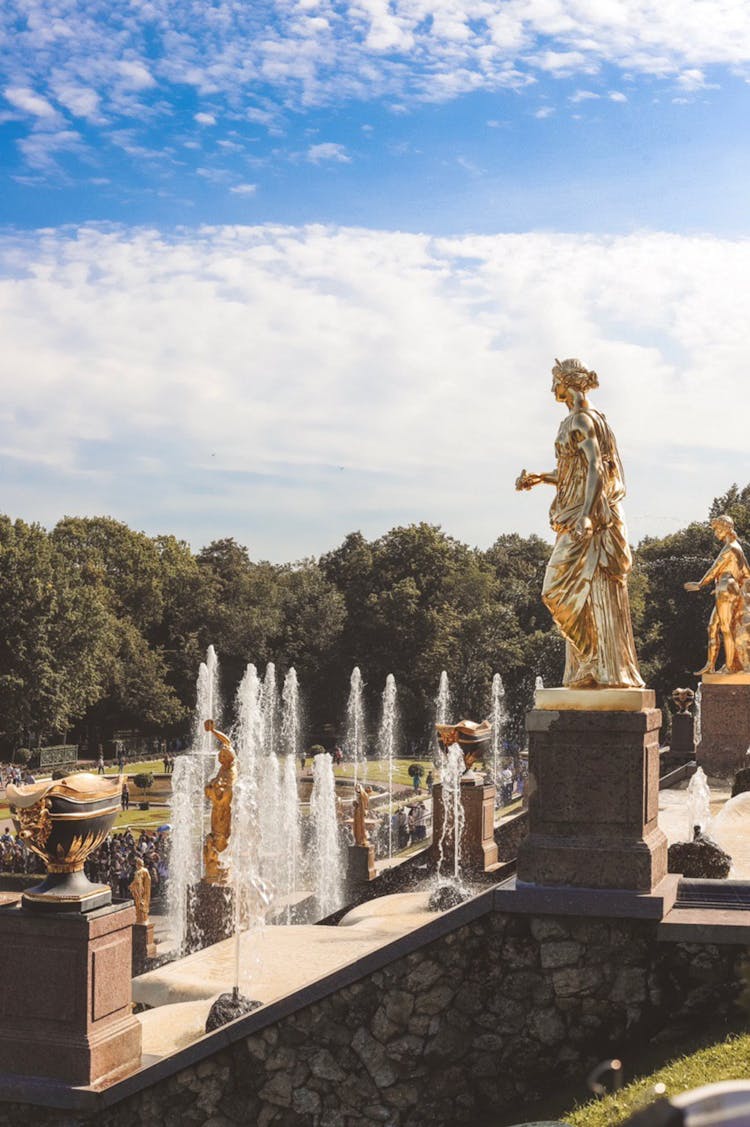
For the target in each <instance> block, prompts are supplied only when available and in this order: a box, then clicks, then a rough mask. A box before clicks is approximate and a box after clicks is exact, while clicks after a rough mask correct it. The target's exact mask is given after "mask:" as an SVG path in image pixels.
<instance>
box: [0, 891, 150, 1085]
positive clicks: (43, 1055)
mask: <svg viewBox="0 0 750 1127" xmlns="http://www.w3.org/2000/svg"><path fill="white" fill-rule="evenodd" d="M134 920H135V910H134V908H133V906H132V904H131V903H129V902H128V903H126V904H115V905H110V906H109V907H106V908H100V909H97V910H94V911H91V912H86V913H80V914H76V913H67V912H65V913H62V912H57V913H54V914H53V913H49V914H44V913H38V912H34V911H31V910H28V909H24V908H20V907H18V906H16V905H12V906H8V907H4V908H0V981H2V983H3V991H2V1017H3V1020H2V1022H0V1072H1V1073H3V1074H5V1075H8V1074H11V1075H16V1076H32V1077H43V1078H45V1079H50V1080H57V1081H63V1082H64V1083H66V1084H70V1085H74V1086H80V1085H90V1084H95V1083H99V1082H101V1081H103V1080H106V1081H108V1082H114V1081H115V1080H118V1079H120V1078H122V1077H123V1076H126V1075H127V1074H128V1073H131V1072H134V1071H135V1070H136V1069H137V1068H138V1067H139V1066H140V1062H141V1025H140V1022H139V1021H138V1019H137V1018H135V1017H134V1016H133V1014H132V1005H131V1002H132V994H131V934H132V925H133V922H134Z"/></svg>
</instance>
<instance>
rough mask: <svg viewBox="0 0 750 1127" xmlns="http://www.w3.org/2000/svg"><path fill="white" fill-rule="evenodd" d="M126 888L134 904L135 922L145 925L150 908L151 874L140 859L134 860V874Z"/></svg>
mask: <svg viewBox="0 0 750 1127" xmlns="http://www.w3.org/2000/svg"><path fill="white" fill-rule="evenodd" d="M128 887H129V889H130V895H131V896H132V897H133V903H134V904H135V922H136V923H137V924H147V923H148V913H149V909H150V907H151V873H150V872H149V871H148V869H147V868H146V866H145V865H144V864H143V858H142V857H136V859H135V874H134V876H133V879H132V881H131V882H130V884H129V886H128Z"/></svg>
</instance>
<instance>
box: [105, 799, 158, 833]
mask: <svg viewBox="0 0 750 1127" xmlns="http://www.w3.org/2000/svg"><path fill="white" fill-rule="evenodd" d="M169 820H170V817H169V810H167V809H166V808H165V807H163V806H160V807H158V808H157V809H156V810H154V809H150V810H139V809H138V806H137V805H136V807H135V809H134V808H133V807H132V806H131V807H130V809H129V810H123V811H122V812H121V813H120V814H118V815H117V819H116V820H115V824H114V827H113V829H114V830H116V831H117V830H124V829H127V827H128V826H130V828H131V830H136V829H137V830H155V829H156V828H157V826H163V825H164V824H165V822H168V821H169Z"/></svg>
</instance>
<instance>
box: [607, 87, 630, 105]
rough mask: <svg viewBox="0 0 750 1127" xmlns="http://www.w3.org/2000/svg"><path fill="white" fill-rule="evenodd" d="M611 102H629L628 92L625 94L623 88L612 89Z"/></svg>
mask: <svg viewBox="0 0 750 1127" xmlns="http://www.w3.org/2000/svg"><path fill="white" fill-rule="evenodd" d="M608 98H609V100H610V102H627V100H628V97H627V94H623V93H622V91H621V90H610V92H609V94H608Z"/></svg>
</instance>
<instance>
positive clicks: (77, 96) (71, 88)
mask: <svg viewBox="0 0 750 1127" xmlns="http://www.w3.org/2000/svg"><path fill="white" fill-rule="evenodd" d="M55 97H56V98H57V101H58V102H59V103H60V105H62V106H65V108H66V109H67V110H70V112H71V113H72V114H73V115H74V116H75V117H83V118H87V119H88V120H89V121H95V122H98V121H101V120H102V117H101V114H100V112H99V103H100V100H101V99H100V98H99V95H98V94H97V92H96V90H92V89H91V88H90V87H87V86H76V85H75V84H73V83H65V82H63V83H60V84H59V85H57V86H56V88H55Z"/></svg>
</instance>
